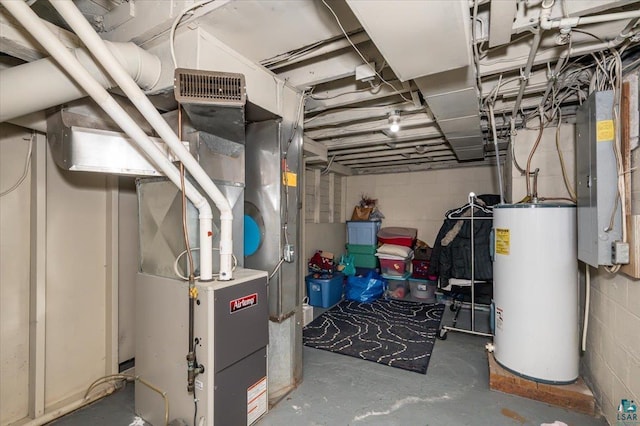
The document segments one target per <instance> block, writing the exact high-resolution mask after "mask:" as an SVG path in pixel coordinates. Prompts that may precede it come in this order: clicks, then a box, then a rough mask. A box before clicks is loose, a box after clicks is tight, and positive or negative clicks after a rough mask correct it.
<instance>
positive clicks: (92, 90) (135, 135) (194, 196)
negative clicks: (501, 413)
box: [0, 0, 213, 279]
mask: <svg viewBox="0 0 640 426" xmlns="http://www.w3.org/2000/svg"><path fill="white" fill-rule="evenodd" d="M0 3H1V4H2V5H3V6H4V7H5V8H6V9H7V10H8V11H9V12H10V13H11V14H12V15H13V16H14V17H15V18H16V19H17V20H18V22H20V23H21V24H22V26H23V27H24V28H25V29H27V30H28V31H29V33H30V34H31V35H32V36H33V37H34V38H35V39H36V40H37V41H38V42H39V43H40V44H41V45H42V46H43V47H44V48H45V49H46V50H47V51H48V52H49V53H50V54H51V56H52V57H53V58H54V59H55V60H56V61H57V62H58V63H59V64H60V65H61V66H62V67H63V68H64V69H65V70H66V71H67V73H68V74H69V75H70V76H71V77H72V78H73V80H75V81H76V82H77V84H78V85H79V86H80V87H81V88H82V89H84V91H86V92H87V94H88V95H89V96H91V98H92V99H93V100H94V101H95V102H96V103H97V104H98V105H99V106H100V107H101V108H102V109H103V110H104V111H105V112H106V113H107V114H108V115H109V116H110V117H111V118H112V119H113V120H114V121H115V122H116V123H117V124H118V126H120V128H121V129H122V130H123V131H124V132H125V133H127V135H129V136H130V137H131V138H132V139H133V140H134V141H135V142H136V143H137V144H138V146H139V147H140V148H141V149H142V150H143V151H144V152H145V153H146V154H147V155H148V157H149V158H150V159H151V161H152V162H153V163H154V164H155V165H156V166H158V167H159V168H160V169H161V170H162V171H163V172H164V173H165V175H166V176H167V177H168V178H169V179H170V180H171V181H172V182H173V183H174V184H175V185H176V186H178V187H180V186H181V185H180V172H179V171H178V169H177V168H176V167H175V166H174V165H173V164H172V163H171V162H170V161H169V160H168V159H167V158H166V157H165V155H164V153H163V152H162V151H161V150H160V149H158V148H157V147H156V145H155V144H154V143H153V141H152V140H151V139H150V138H149V136H147V135H146V133H145V132H144V131H143V130H142V129H141V128H140V127H139V126H138V125H137V124H136V122H135V121H134V120H133V119H132V118H131V117H130V116H129V115H128V114H127V113H126V112H125V111H124V109H123V108H122V107H121V106H120V105H119V104H118V103H117V102H116V101H115V100H114V99H113V98H112V97H111V96H110V95H109V93H108V92H107V91H106V89H105V88H104V87H102V86H101V85H100V84H99V83H98V82H97V81H96V80H95V79H94V78H93V77H92V76H91V75H90V74H89V72H88V71H87V70H86V69H84V68H83V67H82V65H81V64H80V62H79V61H78V60H77V59H76V58H75V57H74V56H73V55H72V54H71V53H70V52H69V51H68V50H67V48H66V47H65V46H64V45H63V44H62V43H61V42H60V41H59V40H58V39H57V38H56V37H55V36H54V35H53V34H52V33H51V31H50V30H49V29H48V28H47V27H46V26H45V25H44V24H43V23H42V21H41V19H40V18H39V17H38V16H37V15H36V14H35V12H33V11H32V10H31V8H30V7H29V6H27V4H26V3H24V2H22V1H11V0H0ZM185 194H186V196H187V197H188V198H189V200H191V202H192V203H193V204H194V205H195V206H196V208H198V210H199V212H200V235H201V236H202V235H207V238H205V239H204V241H200V244H201V250H200V268H201V271H200V272H201V273H200V275H201V278H202V279H207V277H208V279H211V278H212V261H211V260H212V250H211V241H212V238H211V233H212V226H213V215H212V212H211V207H210V206H209V204H208V202H207V200H206V199H205V198H204V197H203V196H202V195H201V194H200V193H199V192H198V191H197V190H196V189H195V187H194V186H193V185H192V184H191V183H189V182H188V181H186V182H185ZM207 243H208V247H206V245H207ZM207 269H208V271H207ZM205 274H207V275H205Z"/></svg>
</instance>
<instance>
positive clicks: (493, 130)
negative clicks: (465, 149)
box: [489, 103, 504, 204]
mask: <svg viewBox="0 0 640 426" xmlns="http://www.w3.org/2000/svg"><path fill="white" fill-rule="evenodd" d="M489 116H490V117H489V118H490V119H491V133H492V135H493V148H494V150H495V152H496V167H497V168H498V185H500V204H504V189H503V186H502V170H501V168H500V154H499V153H498V135H497V132H496V116H495V115H494V114H493V104H492V103H490V104H489Z"/></svg>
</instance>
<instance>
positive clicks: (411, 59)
mask: <svg viewBox="0 0 640 426" xmlns="http://www.w3.org/2000/svg"><path fill="white" fill-rule="evenodd" d="M347 4H348V5H349V7H350V8H351V10H352V11H353V13H354V14H355V15H356V17H357V18H358V20H359V21H360V23H361V24H362V26H363V27H364V29H365V31H366V32H367V34H369V37H371V40H373V42H374V43H375V45H376V47H377V48H378V50H380V52H381V53H382V55H383V56H384V58H385V59H386V60H387V62H388V63H389V66H390V67H391V69H393V72H394V73H395V74H396V76H397V77H398V78H399V79H400V81H407V80H411V79H413V78H416V77H421V76H424V75H429V74H436V73H439V72H444V71H449V70H452V69H456V68H460V67H464V66H466V65H469V58H470V57H471V51H470V45H469V37H468V32H467V31H464V32H459V31H452V30H451V29H452V28H461V27H463V28H466V27H468V26H469V3H468V2H467V1H451V0H445V1H434V0H430V1H394V0H384V1H382V0H371V1H363V0H347ZM408 33H410V35H409V34H408ZM436 58H437V59H436Z"/></svg>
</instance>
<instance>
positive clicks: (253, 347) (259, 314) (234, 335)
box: [214, 276, 269, 372]
mask: <svg viewBox="0 0 640 426" xmlns="http://www.w3.org/2000/svg"><path fill="white" fill-rule="evenodd" d="M214 294H215V301H214V305H215V309H214V318H215V322H214V327H215V345H214V346H215V359H216V365H215V368H216V372H219V371H222V370H224V369H225V368H227V367H229V366H230V365H231V364H233V363H234V362H236V361H237V360H239V359H242V358H243V357H245V356H247V355H249V354H251V353H253V352H255V351H257V350H258V349H259V348H262V347H265V346H267V344H268V343H269V328H268V321H269V304H268V299H267V278H266V276H265V277H264V278H258V279H255V280H252V281H248V282H246V283H243V284H242V285H236V286H230V287H223V288H220V289H216V290H215V291H214ZM263 361H264V360H263Z"/></svg>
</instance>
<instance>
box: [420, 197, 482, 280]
mask: <svg viewBox="0 0 640 426" xmlns="http://www.w3.org/2000/svg"><path fill="white" fill-rule="evenodd" d="M461 217H462V219H456V218H452V219H445V221H444V223H443V224H442V227H441V228H440V231H439V232H438V236H437V238H436V242H435V244H434V247H433V251H432V253H431V260H430V262H429V271H428V274H429V275H439V276H440V286H441V287H446V286H447V285H448V283H449V279H450V278H460V279H471V264H472V262H471V219H470V218H469V217H466V216H461ZM474 217H491V214H489V213H486V212H484V211H482V210H479V209H476V210H475V211H474ZM459 220H461V221H462V223H461V224H462V226H461V228H460V229H459V231H458V232H457V233H456V232H455V229H454V228H455V226H456V223H457V222H458V221H459ZM492 224H493V221H492V220H487V219H479V220H474V222H473V228H474V233H473V237H474V257H475V264H474V280H479V281H489V280H493V264H492V263H491V255H490V237H491V228H492V226H493V225H492ZM450 233H451V234H450ZM448 234H450V235H448ZM454 234H455V237H454V238H453V239H452V240H451V237H452V236H454ZM445 238H447V239H449V240H451V241H450V242H449V243H448V244H446V245H444V246H443V245H442V240H443V239H445Z"/></svg>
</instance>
